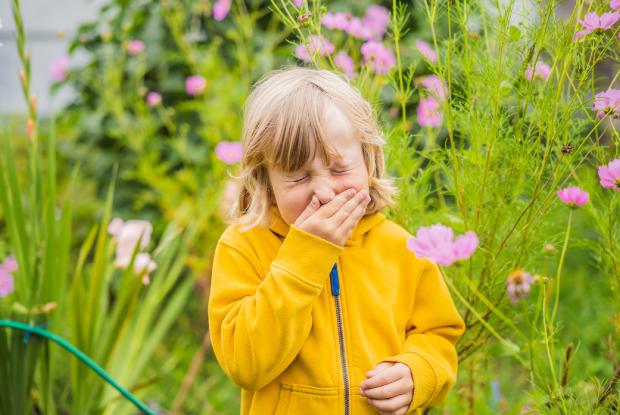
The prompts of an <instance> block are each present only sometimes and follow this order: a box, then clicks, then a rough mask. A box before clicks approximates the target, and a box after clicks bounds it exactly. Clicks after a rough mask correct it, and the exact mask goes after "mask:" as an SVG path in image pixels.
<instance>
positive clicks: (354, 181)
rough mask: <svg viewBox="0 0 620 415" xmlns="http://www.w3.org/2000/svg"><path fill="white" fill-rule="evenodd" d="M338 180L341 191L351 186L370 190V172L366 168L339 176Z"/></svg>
mask: <svg viewBox="0 0 620 415" xmlns="http://www.w3.org/2000/svg"><path fill="white" fill-rule="evenodd" d="M336 180H337V183H338V187H339V191H340V192H341V191H344V190H346V189H348V188H351V187H352V188H354V189H357V190H368V173H366V171H365V170H359V171H357V172H355V173H352V174H348V175H346V176H342V177H338V178H336Z"/></svg>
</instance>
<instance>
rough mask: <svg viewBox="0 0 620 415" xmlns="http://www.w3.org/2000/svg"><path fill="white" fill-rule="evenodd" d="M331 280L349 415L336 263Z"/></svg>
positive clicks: (345, 403)
mask: <svg viewBox="0 0 620 415" xmlns="http://www.w3.org/2000/svg"><path fill="white" fill-rule="evenodd" d="M329 279H330V282H331V287H332V296H333V297H334V303H335V304H336V322H337V324H338V343H339V346H340V349H339V350H340V364H341V365H342V377H343V378H344V414H345V415H349V413H350V402H349V399H350V397H349V373H348V370H347V358H346V355H345V351H344V329H343V326H342V310H341V308H340V283H339V281H338V263H334V267H333V268H332V270H331V272H330V273H329Z"/></svg>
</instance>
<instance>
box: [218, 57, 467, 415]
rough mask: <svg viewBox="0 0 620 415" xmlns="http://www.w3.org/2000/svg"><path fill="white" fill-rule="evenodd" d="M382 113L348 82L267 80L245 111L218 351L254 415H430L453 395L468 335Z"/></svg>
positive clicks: (298, 76)
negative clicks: (409, 203)
mask: <svg viewBox="0 0 620 415" xmlns="http://www.w3.org/2000/svg"><path fill="white" fill-rule="evenodd" d="M383 143H384V140H383V138H382V137H381V135H380V133H379V131H378V127H377V123H376V121H375V118H374V114H373V111H372V109H371V106H370V104H369V103H368V102H366V101H365V100H364V99H363V98H362V97H361V96H360V94H359V92H357V91H356V90H355V89H354V88H352V87H351V86H350V85H349V84H348V83H347V82H346V81H345V80H344V79H342V78H341V77H340V76H338V75H336V74H334V73H332V72H329V71H325V70H313V69H304V68H289V69H285V70H279V71H274V72H272V73H271V74H269V75H268V76H266V77H264V78H263V79H262V80H261V81H259V82H258V83H257V85H256V86H255V87H254V89H253V91H252V93H251V95H250V97H249V98H248V102H247V104H246V108H245V119H244V130H243V140H242V144H243V150H244V154H243V160H242V162H241V167H242V173H241V176H240V179H241V190H240V194H239V197H238V200H237V202H236V203H235V205H234V206H233V221H232V224H231V225H230V226H229V227H228V228H227V229H226V230H225V231H224V233H223V234H222V236H221V238H220V240H219V241H218V244H217V247H216V250H215V257H214V262H213V274H212V280H211V291H210V297H209V327H210V335H211V341H212V345H213V351H214V353H215V356H216V358H217V360H218V361H219V363H220V364H221V365H222V367H223V369H224V371H225V372H226V373H227V374H228V376H230V377H231V378H232V379H233V381H235V382H236V383H237V384H238V385H240V386H241V388H242V390H241V413H242V414H252V415H268V414H276V415H282V414H292V415H299V414H308V415H332V414H334V415H336V414H346V415H349V414H351V415H363V414H377V413H386V414H399V415H400V414H405V413H407V414H421V410H420V408H423V407H428V406H433V405H436V404H437V403H439V402H440V401H441V400H443V399H444V398H445V396H446V394H447V393H448V391H449V389H450V388H451V387H452V385H453V384H454V382H455V378H456V369H457V355H456V350H455V347H454V343H455V342H456V340H457V338H458V337H459V336H460V335H461V334H462V333H463V330H464V323H463V320H462V319H461V317H460V316H459V314H458V312H457V310H456V309H455V306H454V303H453V302H452V299H451V297H450V294H449V292H448V290H447V288H446V285H445V283H444V281H443V280H442V278H441V274H440V273H439V270H438V268H437V265H435V264H434V263H432V262H431V261H429V260H426V259H420V258H416V257H415V254H413V253H412V252H411V251H409V250H407V247H406V242H407V239H409V238H410V237H411V235H410V234H409V233H407V231H405V230H404V229H403V228H402V227H400V226H399V225H397V224H396V223H394V222H392V221H390V220H388V219H387V218H386V217H385V215H384V214H382V213H381V212H380V211H381V209H383V208H384V207H386V206H393V205H394V201H393V200H392V198H391V197H392V196H393V195H394V194H395V192H396V191H395V188H394V187H392V185H391V181H390V180H389V179H388V178H387V177H386V175H385V166H384V160H383V148H382V145H383Z"/></svg>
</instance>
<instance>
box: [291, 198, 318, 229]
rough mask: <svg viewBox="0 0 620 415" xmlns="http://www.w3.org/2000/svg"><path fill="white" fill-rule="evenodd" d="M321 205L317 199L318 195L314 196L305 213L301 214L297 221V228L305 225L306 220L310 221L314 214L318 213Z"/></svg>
mask: <svg viewBox="0 0 620 415" xmlns="http://www.w3.org/2000/svg"><path fill="white" fill-rule="evenodd" d="M320 205H321V204H320V203H319V199H318V198H317V197H316V195H312V199H311V200H310V203H308V205H307V206H306V208H305V209H304V211H303V212H301V214H300V215H299V216H298V217H297V219H295V226H298V225H301V224H302V223H304V222H305V220H306V219H308V218H309V217H310V216H311V215H312V214H313V213H314V212H316V211H317V209H318V208H319V206H320Z"/></svg>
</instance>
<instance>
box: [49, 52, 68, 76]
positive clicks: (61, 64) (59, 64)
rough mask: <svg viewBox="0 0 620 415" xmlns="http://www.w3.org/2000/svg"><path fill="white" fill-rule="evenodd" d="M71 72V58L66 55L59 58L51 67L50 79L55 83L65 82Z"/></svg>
mask: <svg viewBox="0 0 620 415" xmlns="http://www.w3.org/2000/svg"><path fill="white" fill-rule="evenodd" d="M68 70H69V57H68V56H66V55H63V56H59V57H57V58H56V59H54V61H53V62H52V64H51V65H50V67H49V74H50V77H51V78H52V80H53V81H54V82H61V81H64V80H65V78H66V77H67V71H68Z"/></svg>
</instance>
